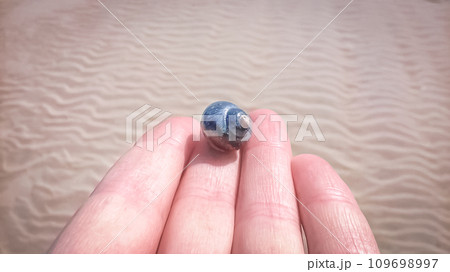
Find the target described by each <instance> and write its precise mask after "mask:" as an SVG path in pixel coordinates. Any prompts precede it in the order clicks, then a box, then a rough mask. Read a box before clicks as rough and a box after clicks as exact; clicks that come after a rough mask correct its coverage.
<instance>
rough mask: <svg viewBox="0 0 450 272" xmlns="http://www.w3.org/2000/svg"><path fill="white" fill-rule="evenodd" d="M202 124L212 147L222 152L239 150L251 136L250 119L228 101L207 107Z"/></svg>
mask: <svg viewBox="0 0 450 272" xmlns="http://www.w3.org/2000/svg"><path fill="white" fill-rule="evenodd" d="M200 124H201V127H202V130H203V133H204V134H205V136H206V137H207V139H208V142H209V143H210V145H211V146H212V147H214V148H216V149H218V150H220V151H229V150H238V149H239V148H240V147H241V144H242V142H245V141H247V140H248V139H249V138H250V136H251V119H250V117H249V116H248V115H247V113H245V111H243V110H242V109H240V108H239V107H238V106H236V105H235V104H233V103H230V102H226V101H218V102H214V103H212V104H211V105H209V106H208V107H206V109H205V111H204V112H203V115H202V120H201V121H200Z"/></svg>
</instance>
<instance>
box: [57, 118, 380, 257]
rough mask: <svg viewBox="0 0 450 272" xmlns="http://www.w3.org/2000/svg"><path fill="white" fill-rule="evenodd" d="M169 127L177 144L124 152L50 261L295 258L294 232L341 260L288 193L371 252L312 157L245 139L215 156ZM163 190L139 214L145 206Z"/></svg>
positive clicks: (333, 181) (348, 207) (347, 197)
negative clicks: (75, 257) (87, 256)
mask: <svg viewBox="0 0 450 272" xmlns="http://www.w3.org/2000/svg"><path fill="white" fill-rule="evenodd" d="M258 114H266V115H267V114H274V113H273V112H271V111H268V110H258V111H256V112H253V113H252V114H251V115H250V116H252V117H253V118H255V116H257V115H258ZM266 119H267V120H269V119H268V118H266ZM171 120H174V122H189V123H183V124H180V125H179V126H175V123H174V124H173V125H172V128H173V129H172V132H175V133H177V135H178V136H176V135H175V138H176V139H177V140H174V141H166V142H164V143H163V144H162V145H161V146H158V147H157V148H156V149H155V150H154V151H153V152H149V151H147V150H145V149H142V148H140V149H137V148H139V147H136V146H135V147H133V148H132V149H131V151H129V152H127V153H126V154H125V155H124V157H123V158H122V159H121V160H119V161H118V162H117V163H116V164H115V166H114V167H113V169H111V170H110V171H109V172H108V174H107V175H106V176H105V178H104V179H103V181H102V182H101V184H100V185H99V186H98V188H97V189H96V191H95V193H94V194H92V196H91V197H90V198H89V199H88V201H87V202H86V204H85V205H83V207H82V208H81V209H80V210H79V211H78V212H77V215H76V216H75V217H74V218H73V219H72V220H71V222H70V224H69V225H68V226H67V227H66V229H65V230H64V232H63V233H62V234H61V235H60V237H59V239H58V241H56V242H55V244H56V246H54V247H53V248H52V249H51V251H54V252H57V253H58V252H59V253H62V252H89V253H98V252H100V251H103V250H102V249H104V248H106V250H105V253H112V252H118V253H119V252H121V253H131V252H133V253H155V252H158V253H229V252H235V253H302V252H303V242H302V233H301V231H300V229H301V225H300V222H302V224H303V228H304V229H305V233H306V236H307V239H308V246H309V249H310V250H309V251H310V253H319V252H323V253H337V252H342V253H347V252H346V251H345V250H344V248H343V247H342V246H341V245H339V243H338V241H337V240H336V238H335V237H333V236H332V235H331V234H330V233H329V232H328V231H327V230H326V229H325V228H324V227H323V226H321V225H320V224H318V222H317V221H316V219H314V218H313V216H312V215H310V214H309V213H306V212H305V209H304V208H302V206H299V203H298V202H297V200H296V199H295V197H293V195H291V193H295V195H298V196H299V198H300V197H303V200H304V201H305V202H306V203H307V204H308V207H310V209H311V211H312V212H313V213H314V214H315V215H317V217H318V218H320V220H321V221H323V222H324V224H325V225H326V226H327V227H329V229H330V230H331V231H332V232H333V233H334V234H335V235H336V236H337V237H339V240H340V241H342V242H343V244H344V245H345V246H346V247H348V248H349V249H350V250H351V251H352V252H377V247H376V242H375V241H374V239H373V236H372V233H371V230H370V228H369V226H368V224H367V221H366V220H365V218H364V215H363V214H362V213H361V211H360V210H359V208H358V206H357V204H356V201H355V200H354V198H352V197H351V192H350V190H349V189H348V188H347V187H346V185H345V184H344V183H343V182H342V180H340V178H339V176H338V175H337V173H335V172H334V170H333V169H332V168H331V166H329V165H328V164H327V163H326V162H325V161H324V160H322V159H319V158H318V157H315V156H311V155H302V156H301V157H300V158H299V157H296V158H294V159H292V154H291V149H290V145H289V142H278V143H273V142H264V143H259V142H258V141H257V140H255V139H253V138H252V139H250V141H249V142H247V143H246V144H244V146H243V149H242V150H241V152H240V153H239V152H237V153H219V152H217V151H215V150H213V149H211V148H210V147H209V146H208V144H207V142H206V141H205V140H206V139H205V138H204V136H203V135H202V136H201V138H200V139H201V141H200V142H192V141H191V137H192V134H191V132H190V131H189V129H191V127H192V124H191V123H190V122H192V120H191V119H190V118H181V119H179V118H178V119H177V118H176V119H171ZM175 127H178V129H177V128H175ZM260 129H261V131H262V132H263V133H265V134H267V135H268V137H267V139H269V140H276V138H277V137H275V136H274V135H278V134H279V133H278V132H279V129H280V125H279V122H277V123H274V124H273V125H271V124H270V123H268V122H263V123H262V124H261V126H260ZM281 129H285V128H283V127H281ZM155 131H156V133H159V132H164V131H163V130H162V129H159V130H158V128H156V129H155ZM158 131H159V132H158ZM179 140H182V141H183V142H181V144H180V142H179ZM180 149H181V150H180ZM200 153H201V155H200V156H199V157H198V159H196V160H195V161H193V162H192V164H189V167H188V168H186V169H185V171H184V172H181V169H180V168H183V166H184V165H186V164H187V163H188V162H191V160H192V159H193V158H194V157H193V155H194V154H200ZM227 154H228V155H227ZM233 154H234V155H233ZM239 155H241V156H239ZM195 158H197V157H195ZM255 158H258V159H255ZM168 164H171V167H172V168H167V165H168ZM302 167H303V168H302ZM170 169H172V171H170ZM166 170H167V171H166ZM177 170H180V173H178V175H177V176H175V175H176V174H177ZM267 170H268V171H269V172H270V173H269V172H268V171H267ZM166 172H169V173H166ZM239 178H241V180H240V181H239ZM299 178H301V180H298V179H299ZM177 179H179V180H180V183H179V185H178V182H177ZM172 181H173V182H172ZM169 182H172V183H170V186H169V187H167V190H166V191H164V193H162V194H161V195H160V196H159V197H158V198H157V199H156V200H155V201H154V202H151V205H150V206H148V209H147V208H146V207H145V205H144V203H145V204H147V203H148V202H149V201H150V199H153V198H154V197H155V194H156V193H157V191H158V190H161V189H164V187H165V186H164V185H168V184H169ZM294 182H295V184H294ZM120 183H122V184H120ZM127 183H129V184H127ZM280 183H281V184H280ZM282 184H283V185H282ZM283 186H286V188H285V187H283ZM294 186H295V187H294ZM127 190H128V191H127ZM289 191H290V192H289ZM311 192H314V193H311ZM158 193H160V192H158ZM305 194H306V196H308V197H309V199H308V197H306V198H305ZM143 206H144V207H143ZM143 208H145V209H143ZM141 211H142V214H141ZM137 214H139V216H138V217H136V215H137ZM133 218H135V219H136V220H134V219H133ZM300 219H301V220H302V221H300ZM130 221H131V222H130ZM131 223H132V224H131ZM125 226H126V228H124V227H125ZM128 226H129V227H128ZM114 237H116V238H117V239H115V238H114ZM112 238H114V239H115V240H111V239H112ZM108 245H109V246H108Z"/></svg>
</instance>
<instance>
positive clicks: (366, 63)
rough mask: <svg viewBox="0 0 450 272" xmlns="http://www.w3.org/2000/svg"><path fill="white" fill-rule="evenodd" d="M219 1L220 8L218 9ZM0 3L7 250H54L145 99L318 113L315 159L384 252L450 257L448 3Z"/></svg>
mask: <svg viewBox="0 0 450 272" xmlns="http://www.w3.org/2000/svg"><path fill="white" fill-rule="evenodd" d="M214 2H216V1H214ZM271 2H273V1H234V2H231V1H228V2H227V3H211V1H179V2H174V1H134V0H133V1H112V0H104V3H105V5H106V6H108V7H109V8H110V9H111V11H112V12H113V13H115V14H116V16H117V17H118V18H120V19H121V20H122V21H123V23H124V24H125V25H126V26H127V27H128V28H129V29H130V30H131V31H132V32H133V33H135V35H136V36H137V37H139V38H140V39H141V40H142V42H143V43H144V44H145V45H146V46H148V48H150V49H151V50H152V51H153V52H154V54H155V55H156V56H157V57H158V58H159V59H160V61H162V62H163V63H164V64H165V65H166V66H167V67H169V69H171V70H172V71H173V72H174V73H175V74H176V75H177V76H178V77H179V79H180V80H181V81H182V82H183V83H184V84H186V86H188V87H189V89H190V90H192V92H193V93H195V95H196V96H197V97H198V98H199V100H200V102H198V101H197V100H196V99H195V98H194V97H193V96H192V95H191V94H190V93H189V92H187V91H186V90H185V89H184V88H183V87H182V86H180V84H179V83H178V82H177V81H176V80H175V79H174V78H173V77H172V76H171V75H170V74H169V73H168V72H167V71H166V70H165V69H164V68H163V67H162V66H161V64H160V63H158V62H157V61H156V60H155V59H154V58H153V57H152V56H151V55H150V54H149V53H148V52H147V51H146V50H145V49H144V48H143V47H142V45H141V44H139V43H138V42H137V41H136V40H135V39H134V37H133V36H132V35H130V33H128V32H127V31H126V30H125V29H124V28H123V27H122V26H121V25H120V24H119V23H118V22H117V21H116V20H115V19H114V18H113V17H112V16H111V15H110V14H109V13H108V11H106V10H105V9H104V8H103V7H102V6H101V5H100V4H99V3H98V2H97V1H87V0H86V1H73V0H72V1H57V0H46V1H31V0H28V1H24V0H22V1H12V0H5V1H1V2H0V41H1V42H0V56H1V58H0V113H1V115H0V116H1V118H0V152H1V165H0V167H1V168H0V179H1V180H0V252H10V253H19V252H24V253H38V252H45V251H46V250H47V249H48V247H49V246H50V244H51V242H52V241H53V240H54V239H55V237H56V236H57V235H58V233H59V232H60V231H61V229H62V228H63V226H64V225H65V224H66V222H67V221H68V219H69V218H70V217H71V215H72V214H73V213H74V212H75V211H76V209H77V208H78V207H79V206H80V205H81V203H83V202H84V201H85V200H86V198H87V197H88V195H89V193H90V192H91V191H92V190H93V188H94V187H95V185H96V184H97V182H98V181H99V180H100V179H101V178H102V176H103V175H104V174H105V172H106V171H107V170H108V168H109V167H110V166H111V165H112V164H113V163H114V162H115V160H117V158H118V157H119V156H120V155H121V154H122V153H123V152H124V151H125V150H127V149H128V148H129V147H130V145H129V144H128V143H127V142H126V141H125V118H126V116H127V115H128V114H130V113H131V112H133V111H134V110H135V109H137V108H139V107H140V106H142V105H143V104H149V105H152V106H155V107H158V108H161V109H163V110H165V111H169V112H171V113H173V114H175V115H191V114H199V113H201V112H202V110H203V109H204V107H205V106H206V105H207V104H209V103H211V102H212V101H215V100H219V99H221V100H230V101H234V102H236V103H238V104H239V105H242V106H243V107H244V108H246V109H249V110H250V109H255V108H261V107H264V108H271V109H273V110H275V111H277V112H279V113H280V114H297V115H299V122H293V123H291V124H290V126H289V136H290V139H291V140H293V139H294V138H295V135H296V133H297V130H298V128H299V127H300V121H301V120H302V119H303V116H304V115H305V114H313V115H314V117H315V118H316V120H317V122H318V124H319V126H320V128H321V129H322V131H323V133H324V136H325V139H326V141H325V142H318V141H317V140H316V139H315V138H314V137H307V138H305V140H304V141H303V142H294V141H293V142H292V147H293V153H294V154H300V153H314V154H318V155H320V156H322V157H324V158H325V159H327V160H328V161H330V162H331V164H332V165H333V166H334V167H335V168H336V169H337V171H338V172H339V173H340V174H341V176H342V177H343V179H344V180H345V181H346V182H347V183H348V185H349V186H350V188H351V190H352V191H353V192H354V194H355V196H356V198H357V200H358V202H359V204H360V205H361V208H362V210H363V212H364V214H365V215H366V216H367V218H368V221H369V223H370V225H371V226H372V228H373V231H374V233H375V236H376V238H377V241H378V244H379V246H380V249H381V251H382V252H384V253H424V252H426V253H439V252H446V253H449V252H450V200H449V195H450V136H449V134H448V133H449V132H450V121H449V120H450V109H449V108H450V62H449V60H450V19H449V16H448V15H449V14H450V2H449V1H444V0H443V1H437V0H436V1H418V0H415V1H387V0H386V1H367V0H355V1H354V2H353V3H352V4H351V5H350V6H349V7H348V8H347V9H346V10H345V11H344V12H343V13H342V14H341V15H340V16H339V17H338V18H337V19H336V20H335V21H334V22H333V23H332V24H331V25H330V26H329V27H328V28H327V29H326V30H325V31H323V33H322V34H321V35H320V36H319V37H317V39H316V40H315V41H314V42H313V43H312V44H311V45H310V46H309V47H308V48H307V49H306V50H305V51H304V52H303V53H302V54H301V55H300V56H299V57H298V58H297V59H296V60H295V61H294V62H293V63H292V64H291V65H290V66H289V67H288V68H287V69H286V70H285V71H284V72H283V73H282V74H281V75H280V76H279V77H278V78H277V79H275V80H274V81H273V83H272V84H271V85H270V86H269V87H268V88H267V89H266V90H265V91H264V92H263V93H262V94H261V95H260V96H258V97H257V98H256V99H255V100H254V101H253V102H250V101H251V100H252V98H253V97H255V95H256V94H257V93H258V92H259V91H260V90H261V89H262V88H263V87H264V86H265V85H266V83H268V82H269V80H270V79H271V78H272V77H273V76H274V75H275V74H277V73H278V72H279V71H280V70H281V69H282V68H283V67H284V66H285V65H286V64H287V63H288V62H289V61H291V60H292V58H293V57H294V56H296V55H297V54H298V53H299V52H300V50H302V48H304V47H305V45H307V44H308V43H309V42H310V41H311V40H312V39H313V38H314V36H315V35H316V34H317V33H319V32H320V31H321V30H322V28H323V27H324V26H325V25H327V24H328V23H329V22H330V20H331V19H333V17H334V16H336V14H338V12H339V11H340V10H341V9H342V8H343V7H344V6H345V5H346V4H347V3H348V1H325V0H321V1H314V0H310V1H279V2H277V4H276V5H274V4H271Z"/></svg>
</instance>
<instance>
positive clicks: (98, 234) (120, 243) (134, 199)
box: [50, 117, 193, 253]
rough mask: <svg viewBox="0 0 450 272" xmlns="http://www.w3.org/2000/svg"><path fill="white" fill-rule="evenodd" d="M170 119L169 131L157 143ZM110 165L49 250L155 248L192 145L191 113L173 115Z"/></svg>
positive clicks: (143, 250) (146, 250)
mask: <svg viewBox="0 0 450 272" xmlns="http://www.w3.org/2000/svg"><path fill="white" fill-rule="evenodd" d="M169 123H170V126H171V134H170V138H169V139H167V140H166V141H165V142H163V143H162V144H160V145H157V139H159V138H160V136H161V135H165V133H166V131H165V128H166V125H167V124H169ZM153 135H154V137H153V138H154V139H153V140H154V141H155V142H154V145H153V146H154V147H156V148H155V150H153V151H151V150H149V148H148V146H147V141H146V140H147V137H146V135H144V136H143V137H142V138H141V140H140V141H138V144H137V145H135V146H134V147H132V148H131V149H130V150H129V151H128V152H127V153H126V154H125V155H123V156H122V157H121V158H120V159H119V161H117V162H116V164H115V165H114V166H113V167H112V168H111V169H110V170H109V172H108V173H107V174H106V176H105V177H104V179H103V180H102V182H101V183H100V184H99V185H98V186H97V188H96V189H95V191H94V192H93V193H92V195H91V196H90V197H89V199H88V200H87V201H86V203H85V204H84V205H83V206H82V207H81V208H80V209H79V210H78V211H77V212H76V214H75V215H74V217H73V218H72V219H71V221H70V222H69V224H68V225H67V226H66V227H65V229H64V230H63V231H62V233H61V234H60V236H59V237H58V239H57V240H56V241H55V243H54V244H53V245H52V248H51V249H50V252H52V253H155V252H156V250H157V247H158V243H159V240H160V237H161V233H162V231H163V228H164V224H165V222H166V219H167V216H168V213H169V210H170V206H171V204H172V200H173V196H174V194H175V191H176V189H177V186H178V182H179V180H180V176H181V174H182V172H183V170H184V168H185V165H186V163H187V160H188V158H189V156H190V154H191V152H192V149H193V142H192V119H191V118H184V117H183V118H181V117H177V118H171V119H169V120H167V121H166V122H164V123H162V124H160V125H158V127H157V128H155V129H154V134H153Z"/></svg>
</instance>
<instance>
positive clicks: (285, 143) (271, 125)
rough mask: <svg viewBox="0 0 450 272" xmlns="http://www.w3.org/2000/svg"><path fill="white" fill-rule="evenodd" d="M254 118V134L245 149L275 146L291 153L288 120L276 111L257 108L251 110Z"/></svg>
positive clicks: (251, 115)
mask: <svg viewBox="0 0 450 272" xmlns="http://www.w3.org/2000/svg"><path fill="white" fill-rule="evenodd" d="M250 117H251V119H252V122H253V124H252V136H251V137H250V139H249V141H248V142H247V143H246V144H245V145H244V148H243V149H244V150H249V149H252V148H254V147H264V146H268V147H275V148H281V149H284V150H286V151H287V152H289V153H290V154H291V146H290V142H289V139H288V136H287V129H286V122H284V121H283V119H282V117H281V116H280V115H278V114H277V113H276V112H275V111H273V110H270V109H257V110H254V111H252V112H250Z"/></svg>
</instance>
